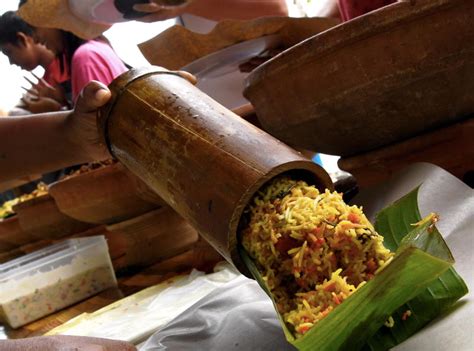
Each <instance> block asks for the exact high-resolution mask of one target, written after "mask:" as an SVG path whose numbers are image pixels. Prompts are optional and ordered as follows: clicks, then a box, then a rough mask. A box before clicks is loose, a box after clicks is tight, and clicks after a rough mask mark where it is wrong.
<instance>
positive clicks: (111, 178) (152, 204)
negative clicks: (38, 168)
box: [49, 164, 164, 224]
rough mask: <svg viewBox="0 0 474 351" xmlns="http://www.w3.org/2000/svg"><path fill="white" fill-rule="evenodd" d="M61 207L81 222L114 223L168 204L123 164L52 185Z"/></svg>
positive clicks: (51, 191) (50, 192)
mask: <svg viewBox="0 0 474 351" xmlns="http://www.w3.org/2000/svg"><path fill="white" fill-rule="evenodd" d="M49 194H50V195H51V196H52V197H53V198H54V200H55V201H56V204H57V206H58V208H59V210H60V211H61V212H62V213H64V214H66V215H68V216H69V217H72V218H74V219H77V220H79V221H83V222H87V223H98V224H112V223H117V222H120V221H124V220H126V219H130V218H133V217H135V216H139V215H141V214H143V213H147V212H149V211H151V210H153V209H155V208H158V207H160V206H162V205H164V201H163V200H161V199H160V198H159V197H158V196H157V195H156V194H155V193H154V192H153V191H152V190H150V189H149V188H148V187H147V186H146V185H145V184H143V182H142V181H141V180H140V179H138V178H137V177H136V176H134V175H133V174H131V173H130V172H129V171H128V170H126V169H125V168H124V167H123V165H121V164H113V165H109V166H105V167H102V168H99V169H96V170H93V171H90V172H87V173H83V174H79V175H76V176H73V177H70V178H67V179H64V180H60V181H58V182H56V183H53V184H51V185H50V186H49Z"/></svg>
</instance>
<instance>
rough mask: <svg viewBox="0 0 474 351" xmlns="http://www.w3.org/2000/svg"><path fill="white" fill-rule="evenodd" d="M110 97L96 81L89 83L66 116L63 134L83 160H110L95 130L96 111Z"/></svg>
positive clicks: (106, 90)
mask: <svg viewBox="0 0 474 351" xmlns="http://www.w3.org/2000/svg"><path fill="white" fill-rule="evenodd" d="M110 97H111V93H110V90H109V89H108V88H107V87H106V86H105V85H104V84H102V83H99V82H97V81H91V82H89V83H88V84H87V85H86V86H85V88H84V89H83V90H82V92H81V94H80V95H79V97H78V99H77V102H76V106H75V108H74V110H73V111H72V112H71V113H70V114H69V115H68V117H67V119H66V124H65V133H67V137H68V139H69V140H70V141H71V142H72V143H73V144H74V145H75V146H76V152H77V153H78V154H79V155H82V156H83V157H84V158H88V159H90V160H95V161H101V160H105V159H107V158H110V157H111V156H110V154H109V152H108V150H107V148H106V146H105V145H104V144H103V143H102V140H101V137H100V135H99V131H98V128H97V121H96V117H97V110H98V108H99V107H102V106H103V105H105V104H106V103H107V102H108V101H109V99H110Z"/></svg>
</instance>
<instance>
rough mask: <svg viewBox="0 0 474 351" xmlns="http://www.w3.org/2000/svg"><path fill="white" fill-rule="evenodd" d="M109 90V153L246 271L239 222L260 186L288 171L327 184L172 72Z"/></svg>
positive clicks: (152, 73)
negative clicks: (238, 245) (238, 247)
mask: <svg viewBox="0 0 474 351" xmlns="http://www.w3.org/2000/svg"><path fill="white" fill-rule="evenodd" d="M110 88H111V90H112V99H111V102H110V103H109V104H108V105H107V106H105V108H103V109H102V110H101V111H100V113H99V125H100V128H101V129H102V133H103V135H104V138H105V140H106V142H107V145H108V147H109V149H110V151H111V153H112V154H113V155H114V156H115V157H117V158H118V159H119V160H120V161H121V162H122V163H123V164H124V165H125V166H126V167H128V168H129V169H130V170H131V171H132V172H133V173H135V174H136V175H137V176H138V177H140V178H141V179H142V180H143V181H144V182H145V183H147V184H148V186H150V188H152V189H153V190H155V191H156V192H157V193H158V194H159V195H160V196H161V197H162V198H163V199H164V200H165V201H166V202H167V203H168V204H169V205H170V206H171V207H172V208H174V209H175V210H176V212H178V213H179V214H180V215H181V216H182V217H183V218H185V219H186V220H188V221H189V222H190V223H191V225H192V226H193V227H194V228H195V229H196V230H197V231H198V232H199V233H201V234H202V236H203V237H204V238H205V239H206V240H208V241H209V242H210V243H211V245H213V246H214V247H215V248H216V250H217V251H219V252H220V253H221V254H222V255H223V256H224V258H226V259H227V260H229V261H230V262H233V263H234V264H235V265H236V267H237V268H238V269H239V270H241V271H242V272H244V273H247V272H246V268H245V266H244V265H243V263H242V262H241V259H240V256H239V254H238V250H237V242H238V239H237V234H238V226H239V221H240V219H241V216H242V213H243V210H244V208H245V207H246V205H247V204H248V202H249V201H250V199H251V198H252V197H253V195H254V194H255V192H256V191H258V190H259V189H260V187H261V186H262V185H263V184H264V183H266V182H267V181H269V180H270V179H272V178H273V177H275V176H277V175H279V174H282V173H286V172H291V173H294V174H298V177H300V178H303V179H306V180H307V181H309V182H311V183H313V184H315V185H316V186H318V187H319V188H321V189H324V188H327V187H329V188H331V187H332V183H331V180H330V178H329V176H328V174H327V173H326V172H325V171H324V170H323V169H322V168H321V167H319V166H318V165H316V164H315V163H313V162H311V161H310V160H308V159H306V158H304V157H303V156H302V155H301V154H300V153H298V152H296V151H295V150H293V149H291V148H290V147H288V146H287V145H285V144H283V143H281V142H280V141H278V140H277V139H275V138H273V137H272V136H270V135H269V134H267V133H265V132H264V131H262V130H260V129H258V128H256V127H255V126H253V125H251V124H250V123H248V122H246V121H245V120H243V119H242V118H240V117H239V116H237V115H236V114H234V113H232V112H231V111H229V110H227V109H226V108H225V107H223V106H222V105H220V104H218V103H217V102H215V101H214V100H212V99H211V98H210V97H209V96H207V95H205V94H204V93H202V92H201V91H200V90H199V89H197V88H196V87H194V86H193V85H192V84H191V83H189V82H188V81H187V80H186V79H183V78H182V77H180V76H179V75H178V74H177V73H175V72H169V71H160V69H158V68H153V67H152V68H145V69H135V70H131V71H130V72H127V73H125V74H123V75H122V76H120V77H119V78H117V79H116V80H115V81H114V82H113V83H112V84H111V86H110Z"/></svg>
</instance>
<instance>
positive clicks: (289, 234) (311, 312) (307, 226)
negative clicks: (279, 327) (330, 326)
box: [241, 177, 392, 337]
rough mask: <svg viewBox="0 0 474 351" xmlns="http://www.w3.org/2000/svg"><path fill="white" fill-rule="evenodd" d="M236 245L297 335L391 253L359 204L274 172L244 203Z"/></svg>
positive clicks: (359, 282) (351, 291)
mask: <svg viewBox="0 0 474 351" xmlns="http://www.w3.org/2000/svg"><path fill="white" fill-rule="evenodd" d="M247 210H248V212H249V224H248V226H247V227H246V228H244V230H243V231H242V237H241V240H242V244H243V246H244V248H245V249H246V250H247V252H248V253H249V255H250V256H251V257H252V258H253V259H254V260H255V262H256V263H257V266H258V268H259V269H260V271H261V273H262V276H263V279H264V281H265V283H266V284H267V286H268V288H269V290H270V291H271V293H272V295H273V297H274V299H275V301H276V303H277V307H278V310H279V312H280V314H282V315H283V318H284V320H285V322H286V323H287V324H288V326H289V327H290V328H291V329H292V330H293V331H294V333H295V335H296V337H301V336H302V335H304V334H305V333H306V332H307V331H308V330H309V329H311V327H312V326H313V325H315V324H316V323H317V322H318V321H320V320H321V319H323V318H324V317H325V316H326V315H327V314H328V313H329V312H331V311H332V310H333V309H334V308H336V307H337V306H338V305H340V304H341V303H342V302H343V301H344V300H345V299H346V298H347V297H348V296H349V295H350V294H352V293H353V292H354V291H355V290H356V289H357V288H358V287H360V286H361V285H362V284H364V283H365V282H366V281H368V280H370V279H371V278H372V277H373V276H374V274H375V273H376V271H377V270H378V269H379V268H380V267H381V266H383V265H384V264H385V263H386V262H387V261H388V260H389V259H390V258H391V256H392V254H391V253H390V251H389V250H387V249H386V248H385V247H384V246H383V237H382V236H380V235H379V234H377V233H376V232H375V230H374V228H373V226H372V225H371V224H370V223H369V221H368V220H367V218H366V217H365V215H364V214H363V213H362V209H361V208H360V207H357V206H349V205H347V204H345V203H344V201H343V199H342V195H341V194H339V193H337V192H330V191H329V190H326V191H325V192H324V193H320V192H319V191H318V189H317V188H316V187H314V186H310V185H308V184H307V183H305V182H304V181H296V180H292V179H290V178H288V177H280V178H276V179H275V180H273V181H272V182H271V183H270V184H269V185H268V186H266V187H264V188H263V189H262V190H261V191H260V192H259V193H258V194H257V195H256V196H255V197H254V199H253V201H252V203H251V204H250V205H249V208H248V209H247Z"/></svg>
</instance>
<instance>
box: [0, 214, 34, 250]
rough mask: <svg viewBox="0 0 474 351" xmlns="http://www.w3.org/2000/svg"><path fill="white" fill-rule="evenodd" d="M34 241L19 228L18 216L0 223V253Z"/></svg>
mask: <svg viewBox="0 0 474 351" xmlns="http://www.w3.org/2000/svg"><path fill="white" fill-rule="evenodd" d="M32 240H34V237H33V236H32V235H31V234H30V233H28V232H25V231H24V230H23V229H21V227H20V222H19V221H18V216H14V217H10V218H7V219H4V220H3V221H1V222H0V252H4V251H9V250H11V249H14V248H16V247H18V246H21V245H23V244H27V243H29V242H31V241H32Z"/></svg>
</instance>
